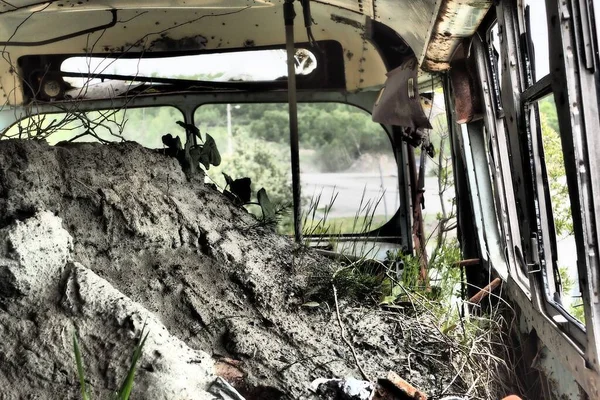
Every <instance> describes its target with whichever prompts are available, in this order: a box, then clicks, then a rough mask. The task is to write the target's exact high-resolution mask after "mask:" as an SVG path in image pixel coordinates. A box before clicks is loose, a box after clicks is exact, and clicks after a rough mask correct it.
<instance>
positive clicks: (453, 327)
mask: <svg viewBox="0 0 600 400" xmlns="http://www.w3.org/2000/svg"><path fill="white" fill-rule="evenodd" d="M454 329H456V324H450V325H448V326H446V327H444V329H442V333H443V334H444V335H446V334H448V333H450V332H452V331H453V330H454Z"/></svg>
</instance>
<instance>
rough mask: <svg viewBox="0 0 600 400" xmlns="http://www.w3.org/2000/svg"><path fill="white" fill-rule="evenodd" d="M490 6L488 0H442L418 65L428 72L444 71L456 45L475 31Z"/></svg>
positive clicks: (490, 2)
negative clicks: (424, 52)
mask: <svg viewBox="0 0 600 400" xmlns="http://www.w3.org/2000/svg"><path fill="white" fill-rule="evenodd" d="M491 6H492V1H491V0H483V1H481V0H480V1H477V0H470V1H464V0H446V1H444V2H443V3H442V4H441V6H440V10H439V13H438V16H437V18H436V22H435V25H434V28H433V33H432V35H431V39H430V41H429V43H428V44H427V52H426V54H425V58H424V60H423V63H422V68H423V69H424V70H427V71H431V72H439V71H445V70H447V69H448V68H449V67H450V64H449V63H450V61H451V58H452V56H453V54H454V51H455V50H456V47H457V46H458V44H459V43H460V42H461V40H462V39H464V38H466V37H470V36H472V35H473V34H474V33H475V30H476V29H477V27H478V26H479V24H480V23H481V21H482V20H483V18H484V17H485V15H486V13H487V11H488V10H489V8H490V7H491Z"/></svg>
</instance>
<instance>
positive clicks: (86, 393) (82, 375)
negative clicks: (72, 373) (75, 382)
mask: <svg viewBox="0 0 600 400" xmlns="http://www.w3.org/2000/svg"><path fill="white" fill-rule="evenodd" d="M73 349H74V351H75V362H76V363H77V376H78V377H79V386H80V388H81V398H82V399H83V400H89V399H90V391H89V388H88V387H87V385H86V384H85V372H84V371H83V361H82V360H81V351H80V350H79V342H78V341H77V335H76V334H75V333H73Z"/></svg>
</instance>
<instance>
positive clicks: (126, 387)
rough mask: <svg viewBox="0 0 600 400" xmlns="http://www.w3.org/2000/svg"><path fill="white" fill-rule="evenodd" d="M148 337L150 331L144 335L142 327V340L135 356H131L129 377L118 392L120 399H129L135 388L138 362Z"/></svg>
mask: <svg viewBox="0 0 600 400" xmlns="http://www.w3.org/2000/svg"><path fill="white" fill-rule="evenodd" d="M146 339H148V333H146V335H144V329H142V332H141V333H140V341H139V342H138V344H137V346H136V347H135V350H134V352H133V357H132V358H131V366H130V367H129V372H128V373H127V377H126V378H125V380H124V381H123V384H122V385H121V388H120V389H119V392H118V393H117V399H118V400H128V399H129V396H130V395H131V391H132V390H133V380H134V378H135V371H136V368H137V363H138V361H139V360H140V358H141V357H142V350H143V348H144V345H145V344H146Z"/></svg>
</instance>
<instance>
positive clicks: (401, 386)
mask: <svg viewBox="0 0 600 400" xmlns="http://www.w3.org/2000/svg"><path fill="white" fill-rule="evenodd" d="M379 383H380V385H381V387H382V388H388V389H392V390H393V391H394V392H396V394H398V395H401V396H404V397H405V398H409V399H414V400H427V395H426V394H425V393H423V392H421V391H420V390H419V389H417V388H416V387H414V386H413V385H411V384H410V383H408V382H407V381H405V380H404V379H402V378H401V377H400V375H398V374H397V373H395V372H394V371H390V372H388V375H387V379H380V380H379ZM383 398H384V399H386V398H389V397H383Z"/></svg>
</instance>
